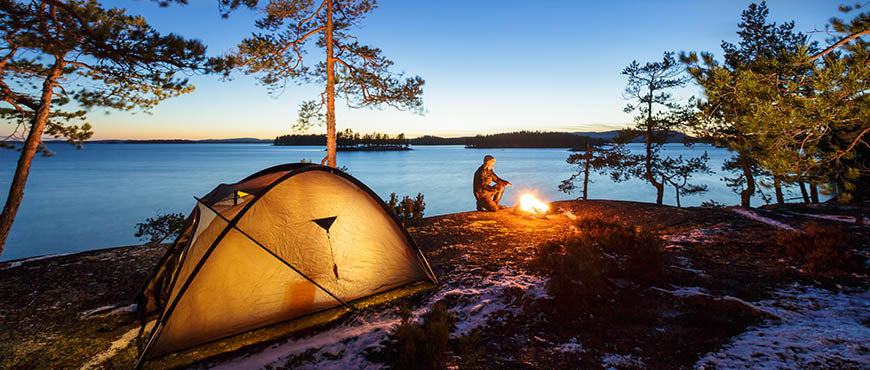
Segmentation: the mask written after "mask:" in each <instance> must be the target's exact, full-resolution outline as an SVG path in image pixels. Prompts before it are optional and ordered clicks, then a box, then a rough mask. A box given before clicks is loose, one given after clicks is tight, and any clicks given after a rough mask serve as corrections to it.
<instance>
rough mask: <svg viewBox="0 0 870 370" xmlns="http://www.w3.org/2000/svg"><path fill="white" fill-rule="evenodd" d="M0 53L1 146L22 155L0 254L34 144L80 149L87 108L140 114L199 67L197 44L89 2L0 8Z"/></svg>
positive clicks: (44, 1)
mask: <svg viewBox="0 0 870 370" xmlns="http://www.w3.org/2000/svg"><path fill="white" fill-rule="evenodd" d="M0 53H2V55H0V98H2V100H3V102H4V103H5V104H4V106H3V107H0V117H2V118H3V119H5V120H6V121H7V122H10V123H11V124H12V125H14V126H15V128H14V129H13V132H12V134H11V135H10V136H8V137H6V138H5V140H3V146H4V147H6V148H15V149H17V150H19V151H20V152H21V155H20V158H19V160H18V165H17V167H16V169H15V174H14V175H13V177H12V184H11V186H10V188H9V197H8V198H7V200H6V204H5V205H4V207H3V212H2V214H0V253H2V248H3V244H4V243H5V242H6V237H7V236H8V235H9V230H10V228H11V227H12V222H13V220H14V219H15V215H16V213H17V212H18V207H19V206H20V205H21V200H22V197H23V195H24V186H25V184H26V182H27V177H28V174H29V172H30V166H31V164H32V163H33V158H34V156H35V155H36V153H38V152H42V153H45V154H48V153H49V152H48V151H47V149H46V147H45V146H44V144H43V143H42V137H43V135H50V136H54V137H58V138H61V137H62V138H65V139H66V140H67V141H68V142H69V143H70V144H73V145H76V146H79V147H80V146H81V143H82V141H84V140H86V139H88V138H89V137H91V135H92V133H91V126H90V125H88V124H87V122H86V113H87V109H90V108H94V107H106V108H114V109H119V110H132V109H144V110H148V109H150V108H152V107H154V106H155V105H156V104H157V103H159V102H160V101H162V100H164V99H167V98H171V97H174V96H177V95H180V94H184V93H187V92H190V91H192V90H193V86H191V85H189V84H188V81H187V80H186V79H179V78H176V77H175V76H176V73H177V72H179V71H184V70H195V69H198V68H199V67H200V66H201V65H202V64H203V63H204V62H205V56H204V55H205V46H203V45H202V44H201V43H199V42H198V41H191V40H185V39H183V38H182V37H180V36H177V35H174V34H168V35H161V34H160V33H159V32H157V31H156V30H154V29H152V28H151V27H150V26H149V25H148V24H147V23H146V21H145V19H144V18H142V17H138V16H132V15H128V14H126V12H124V11H123V10H121V9H106V8H104V7H103V6H102V5H101V4H100V3H99V2H98V1H97V0H87V1H65V0H32V1H11V0H5V1H0ZM71 103H75V104H71Z"/></svg>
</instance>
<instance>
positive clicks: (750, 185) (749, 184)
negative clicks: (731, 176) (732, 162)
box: [738, 154, 755, 208]
mask: <svg viewBox="0 0 870 370" xmlns="http://www.w3.org/2000/svg"><path fill="white" fill-rule="evenodd" d="M739 156H740V158H738V160H739V161H740V166H741V167H742V168H743V176H744V177H745V178H746V189H743V191H741V192H740V205H741V206H743V207H747V208H749V207H750V205H749V204H750V200H751V199H752V194H755V177H753V176H752V165H750V164H749V159H747V158H746V156H745V155H743V154H740V155H739Z"/></svg>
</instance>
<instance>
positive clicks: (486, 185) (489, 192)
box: [474, 155, 513, 212]
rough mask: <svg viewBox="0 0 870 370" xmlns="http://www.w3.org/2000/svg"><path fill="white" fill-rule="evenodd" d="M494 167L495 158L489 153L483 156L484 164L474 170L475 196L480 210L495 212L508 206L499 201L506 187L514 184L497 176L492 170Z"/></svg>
mask: <svg viewBox="0 0 870 370" xmlns="http://www.w3.org/2000/svg"><path fill="white" fill-rule="evenodd" d="M493 167H495V158H494V157H493V156H491V155H487V156H485V157H483V165H481V166H480V167H479V168H478V169H477V171H474V198H475V199H476V200H477V210H478V211H489V212H495V211H498V210H499V209H504V208H507V207H505V206H502V205H499V204H498V202H499V201H500V200H501V196H502V194H503V193H504V188H505V187H507V186H513V184H511V183H510V181H507V180H504V179H502V178H500V177H498V176H496V175H495V173H493V172H492V168H493ZM493 182H494V183H495V184H494V185H493V184H492V183H493Z"/></svg>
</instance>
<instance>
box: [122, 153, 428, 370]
mask: <svg viewBox="0 0 870 370" xmlns="http://www.w3.org/2000/svg"><path fill="white" fill-rule="evenodd" d="M427 279H428V280H431V281H433V282H437V279H436V277H435V275H434V273H433V272H432V270H431V268H430V267H429V265H428V262H427V261H426V259H425V257H424V256H423V254H422V253H421V252H420V250H419V248H417V246H416V244H415V243H414V241H413V239H412V238H411V237H410V235H409V234H408V232H407V231H406V230H405V229H404V228H403V227H402V225H401V223H399V222H398V220H397V219H396V217H395V215H394V214H393V212H392V211H391V210H389V209H388V208H387V206H386V205H385V204H384V202H383V201H382V200H381V199H380V198H379V197H378V196H377V195H376V194H375V193H374V192H372V190H371V189H369V188H368V187H366V186H365V185H363V184H362V183H361V182H359V181H358V180H356V179H354V178H353V177H351V176H350V175H348V174H346V173H344V172H342V171H340V170H336V169H334V168H331V167H325V166H319V165H312V164H304V163H297V164H286V165H280V166H275V167H272V168H269V169H266V170H263V171H260V172H257V173H255V174H253V175H251V176H249V177H247V178H245V179H244V180H242V181H240V182H238V183H236V184H221V185H219V186H218V187H217V188H215V189H214V190H213V191H211V192H210V193H208V194H207V195H206V196H204V197H203V198H202V199H197V205H196V208H195V209H194V210H193V212H192V213H191V215H190V216H189V217H188V219H187V222H186V225H185V227H184V229H183V231H182V233H181V235H180V236H179V237H178V238H177V239H176V241H175V243H173V245H172V247H170V249H169V250H168V251H167V253H166V254H165V255H164V257H163V258H162V259H161V261H160V262H159V263H158V265H157V267H156V269H155V271H154V274H153V275H152V277H151V278H150V279H149V280H148V282H147V283H146V285H145V287H144V289H143V291H142V293H141V294H140V296H139V300H138V303H139V304H138V309H139V314H140V315H141V317H146V316H148V315H150V314H152V313H157V312H159V313H160V316H159V318H158V319H157V322H156V324H155V326H154V329H153V330H151V335H150V338H149V339H148V341H147V342H146V343H147V344H146V346H145V348H144V349H143V351H142V354H141V356H140V365H141V363H142V361H143V360H148V359H153V358H156V357H159V356H162V355H165V354H169V353H173V352H177V351H180V350H183V349H186V348H190V347H193V346H196V345H199V344H203V343H208V342H211V341H215V340H218V339H222V338H226V337H230V336H233V335H236V334H240V333H244V332H248V331H251V330H255V329H258V328H263V327H266V326H269V325H272V324H276V323H279V322H284V321H287V320H291V319H294V318H298V317H301V316H304V315H308V314H312V313H315V312H319V311H323V310H327V309H331V308H335V307H337V306H342V305H343V306H347V307H349V308H353V305H352V302H353V301H354V300H357V299H361V298H365V297H368V296H372V295H375V294H378V293H382V292H385V291H388V290H391V289H394V288H398V287H401V286H404V285H407V284H410V283H413V282H418V281H421V280H427Z"/></svg>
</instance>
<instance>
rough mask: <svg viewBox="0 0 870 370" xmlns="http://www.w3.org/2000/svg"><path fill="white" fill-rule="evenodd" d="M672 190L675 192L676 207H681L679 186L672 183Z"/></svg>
mask: <svg viewBox="0 0 870 370" xmlns="http://www.w3.org/2000/svg"><path fill="white" fill-rule="evenodd" d="M674 191H675V192H676V193H677V208H681V206H680V187H679V186H677V185H674Z"/></svg>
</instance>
